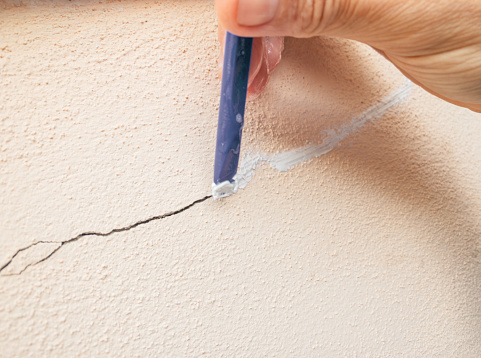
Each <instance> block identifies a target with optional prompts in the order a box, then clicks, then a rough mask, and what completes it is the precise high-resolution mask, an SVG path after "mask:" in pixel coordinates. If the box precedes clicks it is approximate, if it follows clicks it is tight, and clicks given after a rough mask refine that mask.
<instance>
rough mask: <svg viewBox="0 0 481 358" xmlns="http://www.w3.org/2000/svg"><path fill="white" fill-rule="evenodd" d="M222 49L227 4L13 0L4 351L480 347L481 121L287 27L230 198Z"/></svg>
mask: <svg viewBox="0 0 481 358" xmlns="http://www.w3.org/2000/svg"><path fill="white" fill-rule="evenodd" d="M219 50H220V49H219V45H218V39H217V27H216V17H215V11H214V4H213V2H212V1H211V0H186V1H177V0H162V1H155V0H152V1H146V0H136V1H130V0H129V1H99V0H81V1H80V0H79V1H64V0H31V1H30V0H15V1H14V0H6V1H2V2H0V99H1V101H0V356H1V357H22V358H25V357H35V358H36V357H69V358H70V357H326V358H331V357H333V358H334V357H440V358H445V357H463V358H464V357H466V358H479V356H480V352H481V340H480V339H479V335H480V334H479V333H480V332H481V215H480V213H481V190H480V184H479V178H480V177H481V141H480V133H481V119H480V115H478V114H475V113H472V112H470V111H468V110H464V109H462V108H458V107H455V106H453V105H450V104H447V103H445V102H443V101H441V100H439V99H437V98H435V97H433V96H431V95H429V94H428V93H426V92H425V91H423V90H422V89H420V88H419V87H417V86H416V85H414V84H413V85H411V84H409V83H407V82H406V79H405V77H404V76H403V75H402V74H401V73H400V72H399V71H398V70H397V69H396V68H395V67H393V66H392V65H391V64H390V63H389V62H387V61H386V60H385V59H384V58H383V57H382V56H380V55H379V54H378V53H376V52H375V51H374V50H372V49H371V48H369V47H368V46H365V45H363V44H359V43H354V42H351V41H344V40H339V39H334V38H313V39H293V38H288V39H286V42H285V50H284V52H283V59H282V61H281V63H280V65H279V67H278V68H277V70H276V71H275V72H274V73H273V75H272V77H271V79H270V82H269V85H268V87H267V88H266V91H265V92H263V93H262V94H261V95H260V96H259V97H258V98H257V99H255V100H254V101H252V102H249V103H248V105H247V107H246V113H245V121H246V125H245V127H244V132H243V142H242V151H243V153H245V156H244V157H243V158H242V163H241V167H240V171H239V175H240V176H241V178H242V186H243V187H244V186H245V185H246V184H247V183H248V186H247V187H245V188H244V189H243V190H240V191H239V192H238V193H237V194H236V195H232V196H230V197H228V198H225V199H223V200H215V201H214V200H212V198H211V197H210V194H211V184H212V174H213V163H214V151H215V139H216V129H217V118H218V116H217V115H218V106H219V93H220V81H219V79H218V65H217V60H218V57H219V56H218V54H219ZM381 117H382V118H381ZM333 148H334V149H333ZM314 158H315V160H312V159H314ZM301 164H302V165H301ZM254 169H255V170H254ZM286 169H288V170H286ZM280 171H283V172H282V173H280ZM254 173H255V179H254V180H250V179H251V178H252V176H253V175H254Z"/></svg>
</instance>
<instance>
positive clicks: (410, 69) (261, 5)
mask: <svg viewBox="0 0 481 358" xmlns="http://www.w3.org/2000/svg"><path fill="white" fill-rule="evenodd" d="M216 10H217V14H218V17H219V23H222V24H223V26H224V27H225V28H227V30H229V31H231V32H233V33H235V34H236V35H239V36H252V37H255V36H266V35H267V36H295V37H312V36H318V35H329V36H338V37H343V38H348V39H353V40H357V41H361V42H364V43H366V44H368V45H371V46H372V47H375V48H377V49H379V50H381V51H383V53H384V55H385V57H386V58H387V59H388V60H389V61H391V62H392V63H394V65H396V66H397V67H398V68H399V69H401V71H402V72H403V73H405V74H406V75H408V77H410V78H412V79H414V80H415V82H416V83H418V84H419V85H420V86H422V87H423V88H425V89H426V90H428V91H429V92H431V93H434V94H436V95H438V96H439V97H441V98H443V99H447V100H448V101H450V102H451V103H455V104H459V105H462V106H465V107H467V108H470V109H473V110H477V108H479V106H480V105H481V51H480V49H481V31H480V30H479V23H481V2H480V1H479V0H465V1H454V0H425V1H419V0H216Z"/></svg>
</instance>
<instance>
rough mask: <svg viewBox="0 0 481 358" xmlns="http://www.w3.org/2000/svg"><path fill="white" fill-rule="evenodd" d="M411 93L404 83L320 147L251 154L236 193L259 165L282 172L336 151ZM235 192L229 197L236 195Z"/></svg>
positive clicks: (336, 130) (239, 175)
mask: <svg viewBox="0 0 481 358" xmlns="http://www.w3.org/2000/svg"><path fill="white" fill-rule="evenodd" d="M411 90H412V82H411V81H407V82H406V84H405V85H403V86H402V87H401V88H399V89H398V90H397V91H395V92H394V93H393V94H391V95H390V96H388V97H386V98H384V99H382V100H381V101H380V102H379V103H376V104H374V105H372V106H371V107H369V108H368V109H366V110H365V111H364V112H363V113H361V114H359V115H357V116H355V117H353V118H351V119H350V120H348V121H346V122H344V123H343V124H342V125H341V126H340V127H339V128H330V129H327V130H325V131H324V133H322V135H321V137H322V142H321V143H320V144H310V145H306V146H304V147H300V148H295V149H291V150H288V151H285V152H281V153H276V154H272V155H269V154H267V153H262V152H258V153H255V152H254V151H253V150H251V151H248V152H247V153H244V154H243V155H242V159H241V161H240V166H239V171H238V173H237V175H236V178H235V180H236V182H237V185H238V188H239V189H243V188H245V187H246V186H247V184H249V182H250V181H251V180H252V178H253V177H254V174H255V169H256V167H257V166H258V165H259V164H262V163H267V164H269V165H270V166H271V168H272V169H276V170H278V171H280V172H285V171H287V170H289V169H292V168H294V167H295V166H296V165H299V164H302V163H306V162H308V161H310V160H312V159H314V158H318V157H320V156H321V155H324V154H327V153H329V152H330V151H331V150H333V149H334V148H335V147H337V146H338V145H339V144H340V143H341V142H342V141H343V140H344V139H346V138H347V137H349V135H350V134H352V133H354V132H355V131H357V130H359V129H361V128H362V127H363V126H364V125H365V124H366V123H367V122H368V121H375V120H378V119H380V118H382V117H383V116H384V115H385V114H386V113H387V112H388V111H390V110H391V109H393V108H394V107H396V106H397V105H398V104H399V103H401V102H403V101H405V100H406V99H407V97H408V96H409V94H410V93H411ZM236 192H237V189H236V190H235V191H233V192H231V194H235V193H236Z"/></svg>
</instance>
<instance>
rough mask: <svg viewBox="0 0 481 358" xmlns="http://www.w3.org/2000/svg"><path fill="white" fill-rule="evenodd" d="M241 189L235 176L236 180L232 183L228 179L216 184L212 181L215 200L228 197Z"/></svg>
mask: <svg viewBox="0 0 481 358" xmlns="http://www.w3.org/2000/svg"><path fill="white" fill-rule="evenodd" d="M238 189H239V185H238V183H237V180H236V179H235V178H234V182H233V183H231V182H230V181H228V180H226V181H223V182H222V183H219V184H216V183H212V196H213V197H214V199H215V200H217V199H221V198H225V197H228V196H230V195H232V194H235V193H237V190H238Z"/></svg>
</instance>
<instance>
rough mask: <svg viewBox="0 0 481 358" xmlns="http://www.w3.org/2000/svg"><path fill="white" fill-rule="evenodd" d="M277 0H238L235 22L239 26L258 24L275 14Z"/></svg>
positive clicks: (269, 19)
mask: <svg viewBox="0 0 481 358" xmlns="http://www.w3.org/2000/svg"><path fill="white" fill-rule="evenodd" d="M278 5H279V0H239V4H238V6H237V23H238V24H239V25H241V26H259V25H262V24H265V23H267V22H269V21H271V20H272V19H273V18H274V16H275V15H276V11H277V7H278Z"/></svg>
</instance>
